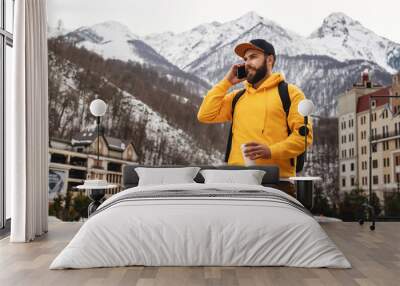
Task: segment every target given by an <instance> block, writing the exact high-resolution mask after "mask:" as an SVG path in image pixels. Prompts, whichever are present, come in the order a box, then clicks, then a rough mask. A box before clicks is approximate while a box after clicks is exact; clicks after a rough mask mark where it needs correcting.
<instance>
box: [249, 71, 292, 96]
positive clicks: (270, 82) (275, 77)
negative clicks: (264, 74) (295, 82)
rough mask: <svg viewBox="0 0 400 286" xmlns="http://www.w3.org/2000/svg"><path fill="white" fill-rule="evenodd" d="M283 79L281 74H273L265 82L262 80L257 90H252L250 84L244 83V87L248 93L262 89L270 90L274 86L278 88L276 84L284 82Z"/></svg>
mask: <svg viewBox="0 0 400 286" xmlns="http://www.w3.org/2000/svg"><path fill="white" fill-rule="evenodd" d="M284 80H285V77H284V76H283V74H281V73H279V72H275V73H272V74H271V75H270V76H269V77H268V78H267V79H266V80H264V82H263V83H262V84H261V85H260V86H259V87H258V88H257V89H255V88H253V86H252V84H251V83H249V82H247V81H245V82H244V85H245V86H246V89H247V90H248V91H256V90H257V91H259V90H262V89H270V88H274V87H276V86H278V84H279V83H280V82H281V81H284Z"/></svg>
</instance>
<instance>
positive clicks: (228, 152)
mask: <svg viewBox="0 0 400 286" xmlns="http://www.w3.org/2000/svg"><path fill="white" fill-rule="evenodd" d="M245 92H246V90H245V89H241V90H239V92H238V93H236V95H235V97H234V98H233V99H232V123H231V127H230V131H229V137H228V143H227V145H226V153H225V162H226V163H227V162H228V160H229V155H230V153H231V149H232V136H233V135H232V127H233V113H234V111H235V106H236V103H237V102H238V101H239V98H240V97H241V96H242V95H243V94H244V93H245Z"/></svg>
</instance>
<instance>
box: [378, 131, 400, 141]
mask: <svg viewBox="0 0 400 286" xmlns="http://www.w3.org/2000/svg"><path fill="white" fill-rule="evenodd" d="M396 138H400V131H392V132H388V133H385V134H377V135H373V136H371V140H372V142H375V143H377V142H382V141H387V140H392V139H396Z"/></svg>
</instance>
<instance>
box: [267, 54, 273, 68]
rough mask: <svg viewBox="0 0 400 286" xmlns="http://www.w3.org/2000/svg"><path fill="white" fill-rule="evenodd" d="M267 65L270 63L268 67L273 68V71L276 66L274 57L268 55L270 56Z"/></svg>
mask: <svg viewBox="0 0 400 286" xmlns="http://www.w3.org/2000/svg"><path fill="white" fill-rule="evenodd" d="M267 63H268V65H269V66H270V67H271V70H272V68H273V67H274V65H275V58H274V56H273V55H268V56H267Z"/></svg>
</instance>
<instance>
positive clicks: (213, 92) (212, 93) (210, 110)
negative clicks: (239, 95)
mask: <svg viewBox="0 0 400 286" xmlns="http://www.w3.org/2000/svg"><path fill="white" fill-rule="evenodd" d="M231 86H232V84H231V83H230V82H229V80H227V79H223V80H221V81H220V82H219V83H217V84H216V85H215V86H214V87H213V88H212V89H210V90H209V91H208V93H207V95H206V96H205V97H204V99H203V102H202V103H201V105H200V108H199V112H198V113H197V119H198V120H199V121H200V122H203V123H220V122H226V121H231V120H232V100H233V97H234V95H235V94H236V91H233V92H231V93H229V94H227V91H228V89H229V88H230V87H231Z"/></svg>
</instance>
